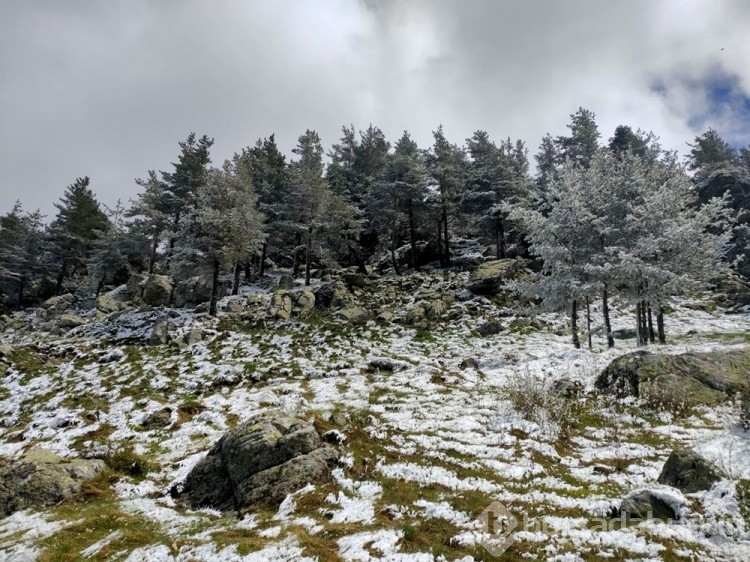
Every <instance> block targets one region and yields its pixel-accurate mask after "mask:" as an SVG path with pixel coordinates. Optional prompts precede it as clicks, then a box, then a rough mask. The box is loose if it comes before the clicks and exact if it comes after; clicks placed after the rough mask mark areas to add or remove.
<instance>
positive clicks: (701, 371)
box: [595, 350, 750, 404]
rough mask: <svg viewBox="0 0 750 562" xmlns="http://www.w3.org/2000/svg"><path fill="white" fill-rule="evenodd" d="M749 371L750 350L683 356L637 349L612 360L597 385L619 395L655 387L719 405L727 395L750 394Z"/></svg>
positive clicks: (675, 396) (674, 395) (691, 400)
mask: <svg viewBox="0 0 750 562" xmlns="http://www.w3.org/2000/svg"><path fill="white" fill-rule="evenodd" d="M749 370H750V350H732V351H715V352H709V353H684V354H682V355H655V354H652V353H648V352H646V351H637V352H635V353H630V354H628V355H623V356H622V357H619V358H617V359H615V360H614V361H612V363H610V364H609V365H608V366H607V368H606V369H604V371H602V373H601V374H600V375H599V377H598V378H597V380H596V383H595V384H596V388H598V389H599V390H601V391H603V392H605V393H607V394H615V395H617V396H640V395H641V394H642V393H643V392H644V391H645V390H654V391H657V392H661V393H665V396H667V393H669V397H670V398H671V399H675V400H681V399H684V400H685V401H686V402H687V403H690V404H715V403H717V402H719V401H721V400H723V399H725V398H726V396H727V394H730V395H733V394H735V393H737V392H741V393H743V394H744V393H747V392H748V390H749V387H750V380H749V379H748V377H747V372H748V371H749Z"/></svg>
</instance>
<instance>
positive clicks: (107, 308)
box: [96, 295, 125, 314]
mask: <svg viewBox="0 0 750 562" xmlns="http://www.w3.org/2000/svg"><path fill="white" fill-rule="evenodd" d="M96 308H97V310H100V311H102V312H104V313H105V314H110V313H112V312H118V311H120V310H122V309H123V308H125V305H124V303H122V302H120V301H118V300H117V299H116V298H115V297H113V296H112V295H101V296H99V297H97V299H96Z"/></svg>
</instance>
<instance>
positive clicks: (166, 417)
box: [141, 407, 172, 429]
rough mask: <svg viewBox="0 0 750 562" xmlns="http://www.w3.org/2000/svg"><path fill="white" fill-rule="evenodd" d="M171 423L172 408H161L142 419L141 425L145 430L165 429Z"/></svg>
mask: <svg viewBox="0 0 750 562" xmlns="http://www.w3.org/2000/svg"><path fill="white" fill-rule="evenodd" d="M171 423H172V408H168V407H167V408H162V409H161V410H157V411H156V412H152V413H150V414H149V415H147V416H146V417H145V418H143V421H142V422H141V425H142V426H143V427H145V428H146V429H157V428H162V427H167V426H168V425H169V424H171Z"/></svg>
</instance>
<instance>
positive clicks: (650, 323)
mask: <svg viewBox="0 0 750 562" xmlns="http://www.w3.org/2000/svg"><path fill="white" fill-rule="evenodd" d="M646 314H647V318H648V341H649V342H651V343H654V340H655V339H656V337H655V335H654V321H653V319H652V316H651V303H650V302H649V303H646Z"/></svg>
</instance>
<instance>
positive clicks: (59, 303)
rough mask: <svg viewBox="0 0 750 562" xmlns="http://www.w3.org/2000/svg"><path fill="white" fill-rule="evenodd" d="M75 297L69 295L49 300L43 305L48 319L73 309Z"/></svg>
mask: <svg viewBox="0 0 750 562" xmlns="http://www.w3.org/2000/svg"><path fill="white" fill-rule="evenodd" d="M75 300H76V299H75V296H74V295H72V294H70V293H67V294H65V295H58V296H56V297H52V298H49V299H47V300H46V301H44V302H43V303H42V308H43V309H44V310H46V311H47V317H48V318H49V317H53V316H59V315H61V314H63V313H64V312H66V311H68V310H70V309H72V308H73V304H74V303H75Z"/></svg>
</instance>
